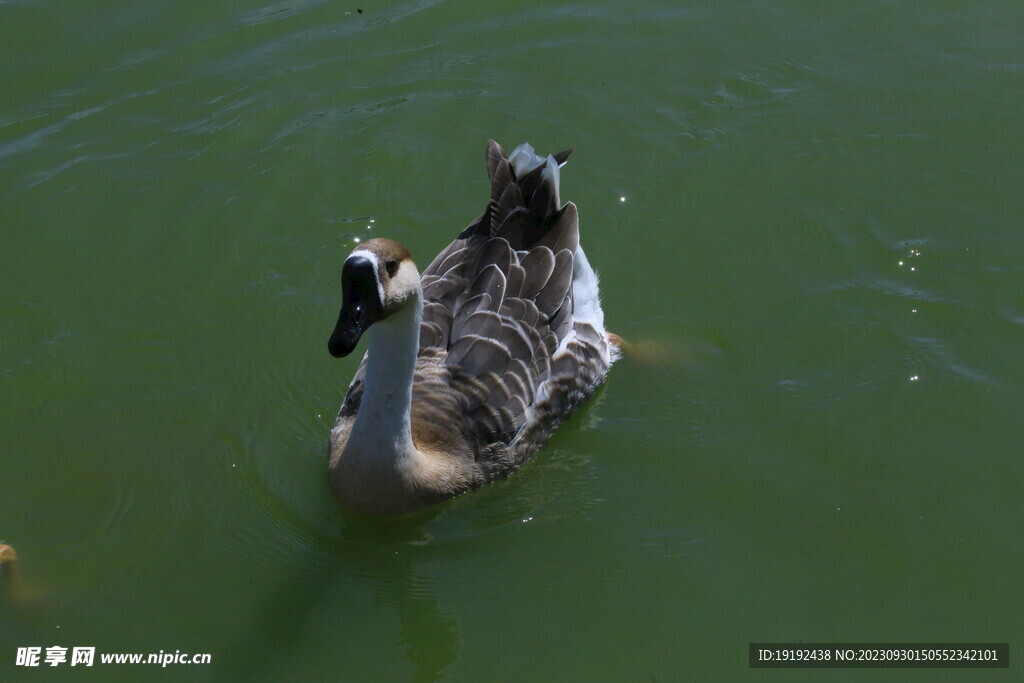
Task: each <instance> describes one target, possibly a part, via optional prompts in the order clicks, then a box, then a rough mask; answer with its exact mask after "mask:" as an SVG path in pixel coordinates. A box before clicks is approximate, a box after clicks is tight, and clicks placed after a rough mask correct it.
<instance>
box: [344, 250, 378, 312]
mask: <svg viewBox="0 0 1024 683" xmlns="http://www.w3.org/2000/svg"><path fill="white" fill-rule="evenodd" d="M354 257H360V258H364V259H366V260H367V261H369V262H370V263H372V264H373V279H374V281H375V282H376V283H377V298H378V300H379V301H380V306H381V308H384V284H383V283H382V282H381V281H380V261H378V260H377V255H376V254H374V253H373V252H372V251H369V250H367V249H356V250H355V251H353V252H352V253H351V254H349V255H348V258H354ZM345 260H346V261H347V260H348V259H345Z"/></svg>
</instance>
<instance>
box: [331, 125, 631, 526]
mask: <svg viewBox="0 0 1024 683" xmlns="http://www.w3.org/2000/svg"><path fill="white" fill-rule="evenodd" d="M572 151H573V150H572V148H570V149H567V150H565V151H563V152H560V153H558V154H554V155H550V156H548V157H546V158H545V157H542V156H540V155H538V154H537V153H536V152H535V151H534V149H533V147H531V146H530V145H529V144H528V143H524V144H521V145H519V146H518V147H516V148H515V149H514V150H513V151H512V153H511V154H509V155H507V156H506V154H505V152H504V151H503V150H502V148H501V147H500V146H499V145H498V143H496V142H495V141H493V140H490V141H488V144H487V149H486V161H487V172H488V175H489V177H490V183H491V198H490V202H489V203H488V204H487V207H486V209H485V210H484V212H483V213H482V214H481V215H480V216H479V217H478V218H477V219H476V220H475V221H473V222H472V223H470V224H469V226H468V227H467V228H466V229H465V230H463V231H462V232H461V233H460V234H459V235H458V237H457V238H456V239H455V240H454V241H453V242H452V243H451V244H450V245H449V246H448V247H447V248H446V249H444V250H443V251H442V252H441V253H440V254H438V255H437V257H436V258H435V259H434V260H433V261H432V262H431V263H430V265H429V266H427V267H426V269H425V270H424V271H423V273H422V275H421V274H420V273H419V272H418V271H417V268H416V265H415V264H414V263H413V260H412V256H411V255H410V253H409V251H408V249H406V248H405V247H404V246H402V245H401V244H399V243H398V242H395V241H394V240H390V239H387V238H374V239H370V240H367V241H366V242H364V243H362V244H360V245H358V246H357V247H356V248H355V250H353V251H352V253H351V254H350V255H349V256H348V258H346V259H345V262H344V265H343V266H342V270H341V288H342V301H343V303H342V306H341V312H340V314H339V316H338V322H337V325H336V326H335V328H334V332H333V333H332V334H331V337H330V340H329V342H328V350H329V351H330V353H331V355H332V356H334V357H336V358H340V357H343V356H347V355H348V354H350V353H351V352H352V351H353V350H354V349H355V347H356V344H357V342H358V341H359V339H360V337H361V336H362V335H363V334H364V333H365V334H367V337H368V338H369V345H368V348H367V351H366V353H365V354H364V356H363V359H362V362H361V364H360V365H359V367H358V369H357V371H356V373H355V375H354V376H353V379H352V381H351V384H350V385H349V389H348V393H347V395H346V396H345V399H344V402H343V403H342V406H341V409H340V411H339V412H338V417H337V420H336V422H335V424H334V428H333V429H332V430H331V435H330V456H329V461H328V481H329V484H330V488H331V490H332V492H333V494H334V496H335V497H336V498H337V499H338V501H339V502H340V503H341V504H342V506H344V507H346V508H348V509H350V510H353V511H355V512H357V513H360V514H363V515H368V516H375V517H395V516H402V515H407V514H410V513H413V512H416V511H419V510H421V509H424V508H427V507H430V506H433V505H436V504H437V503H440V502H442V501H444V500H447V499H450V498H453V497H455V496H457V495H459V494H461V493H464V492H467V491H470V490H473V489H476V488H478V487H481V486H483V485H485V484H488V483H490V482H492V481H494V480H496V479H501V478H504V477H507V476H508V475H509V474H511V473H512V472H514V471H515V470H517V469H518V468H519V467H520V466H521V465H522V464H523V463H524V462H526V461H527V459H529V458H530V456H531V455H533V454H534V453H535V452H536V451H537V450H538V449H539V448H540V447H541V446H543V444H544V443H545V442H546V441H547V439H548V437H550V436H551V434H552V433H553V432H554V431H555V429H556V428H557V427H558V426H559V424H560V423H561V422H562V421H563V420H565V419H566V418H567V417H568V416H569V415H570V414H571V413H572V412H573V410H574V409H575V408H576V407H577V406H579V405H580V404H581V403H582V402H583V401H584V399H586V398H587V397H588V396H590V395H591V394H592V393H594V391H595V390H596V389H597V387H598V386H599V385H600V384H601V383H602V382H603V381H604V379H605V377H606V376H607V374H608V370H609V368H610V367H611V365H612V363H613V362H614V361H615V360H616V359H617V358H618V356H619V346H620V345H621V343H622V342H621V339H620V338H619V337H618V336H617V335H614V334H612V333H609V332H607V331H606V330H605V327H604V312H603V311H602V309H601V302H600V298H599V292H598V278H597V275H596V274H595V272H594V270H593V268H591V266H590V264H589V263H588V261H587V257H586V255H585V254H584V253H583V249H582V247H580V245H579V223H578V216H577V210H576V205H575V204H573V203H572V202H568V203H567V204H565V206H562V205H561V202H560V199H559V177H560V176H559V169H560V167H561V166H562V165H563V164H564V163H565V162H566V160H567V159H568V158H569V155H570V154H571V153H572Z"/></svg>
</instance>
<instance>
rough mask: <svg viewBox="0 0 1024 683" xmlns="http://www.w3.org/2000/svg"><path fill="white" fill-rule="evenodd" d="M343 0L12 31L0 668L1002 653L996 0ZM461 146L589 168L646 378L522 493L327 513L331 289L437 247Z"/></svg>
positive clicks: (339, 669)
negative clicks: (950, 650) (361, 243)
mask: <svg viewBox="0 0 1024 683" xmlns="http://www.w3.org/2000/svg"><path fill="white" fill-rule="evenodd" d="M360 2H361V3H362V4H358V3H355V2H352V3H345V2H327V1H313V0H308V1H305V2H303V1H300V0H285V1H283V2H280V3H278V4H271V5H265V6H260V5H259V4H258V3H248V4H246V3H237V2H223V1H219V2H206V3H180V2H166V1H165V2H125V1H120V2H114V1H112V2H105V3H81V2H73V1H71V0H64V1H52V2H45V1H39V2H17V1H15V2H4V3H0V59H2V64H3V68H2V69H0V92H2V93H3V95H2V96H0V230H2V237H3V245H2V247H0V282H2V292H0V294H2V297H0V458H2V461H0V463H2V467H0V541H2V542H6V543H10V544H11V545H13V546H14V547H15V548H17V550H18V553H19V555H20V556H21V563H20V569H21V575H22V578H23V580H24V583H25V592H26V593H32V594H34V596H29V597H28V598H26V600H25V601H24V602H23V603H21V604H20V605H18V606H16V607H15V608H12V609H8V610H7V611H5V612H3V613H0V679H3V680H8V679H19V680H20V679H22V678H24V679H31V680H38V679H40V678H47V677H52V678H61V679H63V678H71V677H75V678H76V680H79V679H81V680H86V679H95V680H110V679H121V680H135V679H139V678H143V679H149V678H156V677H157V676H158V675H159V671H158V670H157V669H159V667H155V666H148V667H147V666H144V665H136V666H130V665H122V666H115V665H105V666H104V665H100V664H99V663H98V662H97V664H96V665H95V666H94V667H93V668H92V669H90V670H87V672H86V673H82V671H78V670H76V671H75V672H74V673H75V676H72V673H71V672H70V671H69V669H70V666H69V665H67V664H65V665H63V666H61V667H58V668H53V669H51V668H50V667H45V668H47V669H48V670H47V671H46V672H43V671H39V670H30V669H27V668H25V667H18V666H16V662H15V654H16V650H17V648H18V647H23V646H41V647H44V648H45V647H49V646H52V645H62V646H65V647H68V648H72V647H79V646H93V647H96V649H97V653H100V652H106V653H119V652H141V653H150V652H158V651H161V650H162V651H164V652H174V651H175V650H180V651H182V652H188V653H196V652H199V653H210V654H211V656H212V663H211V664H209V665H205V666H199V665H197V666H187V665H172V666H170V667H168V669H171V670H172V673H169V674H164V675H162V676H161V680H164V679H166V678H167V676H172V677H176V678H184V679H188V680H305V679H311V680H332V679H337V680H352V681H362V680H410V679H411V680H432V679H435V678H448V679H450V680H457V681H483V680H508V681H524V680H636V681H641V680H642V681H649V680H657V681H674V680H749V679H758V680H771V681H776V680H777V681H788V680H798V679H799V680H819V679H824V680H863V679H871V680H887V681H890V680H891V681H897V680H899V681H902V680H922V681H923V680H928V681H935V680H943V681H945V680H949V681H960V680H972V679H973V678H974V677H973V676H970V675H968V674H969V673H970V672H963V671H960V672H958V671H950V670H934V669H932V670H876V671H872V672H866V671H857V670H849V669H847V670H831V671H817V672H797V671H751V670H750V669H748V668H747V644H748V643H750V642H754V641H774V642H795V641H804V642H840V641H853V642H871V641H875V642H877V641H883V642H950V641H969V642H985V641H988V642H1007V641H1008V642H1010V644H1011V657H1013V656H1016V657H1019V656H1020V650H1019V649H1015V648H1019V646H1020V644H1021V643H1022V636H1024V627H1022V620H1021V614H1022V613H1024V599H1022V598H1024V594H1022V591H1021V588H1020V574H1021V572H1020V567H1021V563H1022V561H1024V549H1022V545H1021V542H1020V531H1019V529H1020V525H1021V522H1022V520H1024V496H1022V495H1021V492H1022V487H1021V482H1022V480H1024V465H1022V462H1021V459H1020V455H1021V452H1020V451H1021V448H1020V446H1021V442H1022V438H1021V436H1022V432H1021V427H1020V419H1021V417H1020V416H1021V409H1022V407H1024V364H1022V363H1021V361H1020V349H1021V347H1022V343H1024V277H1022V275H1024V272H1022V271H1024V266H1022V265H1021V264H1022V263H1024V233H1022V231H1021V227H1022V225H1021V223H1022V216H1024V193H1022V192H1021V188H1022V187H1024V172H1022V164H1021V162H1020V156H1021V152H1022V150H1024V124H1022V123H1021V111H1022V109H1024V89H1022V83H1024V81H1022V76H1024V57H1022V52H1021V49H1020V46H1021V43H1020V36H1021V35H1022V34H1024V11H1022V9H1021V6H1020V5H1019V3H1016V2H998V1H995V2H987V3H966V2H959V3H958V2H950V1H943V2H933V3H927V4H925V3H912V2H909V1H889V2H881V1H876V2H859V3H831V2H829V3H813V4H812V3H801V2H794V1H793V0H788V1H784V2H774V3H764V2H720V3H674V2H667V1H666V2H642V3H634V2H590V3H576V4H550V3H549V4H537V5H520V4H517V3H491V4H488V5H486V6H485V5H484V4H483V3H468V2H440V1H437V2H429V1H420V2H391V3H375V2H372V1H371V0H360ZM360 9H361V10H362V12H361V13H360V12H359V11H358V10H360ZM488 137H493V138H495V139H497V140H499V141H500V142H501V143H502V144H503V145H504V146H505V148H506V149H510V148H511V147H512V146H514V145H515V144H517V143H519V142H522V141H524V140H529V141H530V142H531V143H533V144H534V146H535V147H537V148H538V149H539V150H541V151H545V152H547V151H553V150H556V149H562V148H564V147H567V146H570V145H572V146H575V147H576V152H575V154H574V156H573V158H572V160H571V161H570V162H569V164H568V165H567V166H566V167H565V168H564V169H563V173H562V194H563V197H564V198H565V199H571V200H572V201H574V202H576V203H577V204H578V206H579V210H580V216H581V233H582V240H583V243H584V244H585V246H586V248H587V254H588V256H589V257H590V261H591V262H592V263H593V264H594V265H595V267H596V268H597V269H598V270H599V272H600V273H601V276H602V286H603V293H604V304H605V311H606V316H607V322H608V325H609V328H610V329H612V330H614V331H616V332H618V333H620V334H622V335H623V336H624V337H626V338H627V339H629V340H632V341H636V342H643V343H644V344H646V345H647V347H648V348H652V347H656V348H658V349H660V350H661V356H660V357H656V358H654V359H651V360H648V361H646V362H643V361H640V360H638V359H635V358H634V359H629V358H627V359H625V360H623V361H622V362H621V363H620V364H618V365H616V366H615V367H614V369H613V371H612V374H611V376H610V378H609V381H608V383H607V385H606V386H605V387H604V388H603V389H602V390H601V391H600V392H599V394H598V395H597V397H596V399H595V400H592V401H591V402H590V404H589V405H588V406H587V407H586V409H585V410H583V411H582V412H581V413H580V414H578V415H577V416H576V417H574V418H573V419H572V420H571V421H570V422H568V423H567V424H565V425H564V426H563V427H562V428H561V429H560V431H559V432H558V434H557V435H556V436H555V438H554V439H553V440H552V441H551V442H550V443H549V444H548V446H547V447H546V448H545V449H544V450H543V451H541V452H540V453H539V454H538V455H537V456H536V457H535V459H534V460H533V461H531V462H530V463H529V465H528V466H527V467H525V468H524V469H523V470H521V471H520V472H519V473H517V474H516V475H515V476H514V477H513V478H512V479H510V480H508V481H507V482H504V483H501V484H498V485H495V486H492V487H490V488H488V489H485V490H482V491H479V492H477V493H474V494H471V495H468V496H464V497H462V498H460V499H458V500H456V501H454V502H452V503H450V504H446V505H444V506H442V507H440V508H439V509H438V511H437V513H436V514H435V515H433V516H429V515H428V516H426V517H425V518H418V519H414V520H412V521H408V522H404V523H396V522H372V521H366V520H361V519H358V518H356V517H355V516H352V515H350V514H347V513H345V512H343V511H341V510H340V509H339V508H338V507H337V505H336V504H335V503H334V501H333V499H332V498H331V496H330V493H329V490H328V488H327V485H326V475H325V473H326V442H327V435H328V431H329V428H330V425H331V423H332V421H333V416H334V415H335V413H336V412H337V409H338V406H339V405H340V403H341V400H342V398H343V395H344V392H345V388H346V386H347V383H348V380H349V379H350V378H351V374H352V372H353V371H354V370H355V367H356V362H357V357H355V356H354V357H352V358H348V359H345V360H344V361H335V360H334V359H332V358H330V357H329V356H328V354H327V350H326V340H327V337H328V335H329V334H330V331H331V329H332V327H333V324H334V321H335V318H336V315H337V305H338V303H339V301H340V292H339V287H338V272H339V269H340V265H341V262H342V260H343V259H344V257H345V255H346V254H347V252H348V251H349V250H350V249H351V248H352V247H353V245H354V244H355V240H356V239H357V238H358V239H365V238H366V237H368V236H371V235H380V236H388V237H392V238H395V239H398V240H400V241H402V242H403V243H405V244H406V245H407V246H408V247H409V248H410V250H411V251H412V252H413V254H414V256H416V257H417V258H418V260H419V262H420V263H421V265H425V264H426V263H427V262H429V260H430V259H431V258H432V257H433V255H434V254H435V253H437V251H439V250H440V249H441V248H443V247H444V246H445V245H446V244H447V243H448V242H449V241H450V240H451V239H452V238H453V237H454V235H455V234H456V233H457V232H458V231H459V230H461V229H462V228H463V227H464V226H465V225H466V224H467V223H468V222H469V221H470V220H471V219H473V218H474V217H475V216H476V215H477V214H478V213H479V211H480V210H481V209H482V208H483V206H484V204H485V202H486V200H487V196H488V186H487V180H486V171H485V167H484V163H483V149H484V143H485V141H486V140H487V138H488ZM97 656H98V655H97ZM1014 668H1019V667H1016V666H1015V667H1014ZM801 673H803V674H805V675H802V676H801V675H798V674H801ZM975 673H978V672H975ZM48 675H49V676H48ZM986 678H987V679H991V680H1012V679H1014V678H1015V676H1014V671H1013V670H1011V671H1009V672H1007V671H1005V670H1004V671H995V672H993V671H990V672H987V674H986Z"/></svg>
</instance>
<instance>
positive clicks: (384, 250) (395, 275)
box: [327, 238, 421, 358]
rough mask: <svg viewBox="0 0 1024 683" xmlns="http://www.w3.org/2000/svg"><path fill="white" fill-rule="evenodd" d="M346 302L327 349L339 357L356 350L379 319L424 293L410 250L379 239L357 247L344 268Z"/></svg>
mask: <svg viewBox="0 0 1024 683" xmlns="http://www.w3.org/2000/svg"><path fill="white" fill-rule="evenodd" d="M341 290H342V299H343V300H342V304H341V313H340V314H339V315H338V324H337V325H335V327H334V332H333V333H332V334H331V338H330V340H329V341H328V342H327V348H328V350H330V352H331V355H332V356H334V357H335V358H341V357H343V356H347V355H348V354H350V353H352V350H353V349H355V347H356V344H357V343H358V342H359V338H360V337H361V336H362V335H363V333H364V332H366V330H367V329H368V328H369V327H370V325H372V324H374V323H375V322H379V321H381V320H385V319H387V318H388V317H389V316H391V315H394V314H395V313H396V312H398V311H400V310H402V309H403V308H404V307H405V306H407V305H409V304H411V303H412V302H413V301H415V300H416V299H417V298H418V297H419V295H420V291H421V289H420V274H419V272H418V271H417V270H416V264H414V263H413V261H412V255H411V254H409V250H408V249H406V248H405V247H403V246H402V245H401V244H399V243H398V242H395V241H394V240H389V239H384V238H376V239H372V240H368V241H366V242H364V243H363V244H361V245H360V246H359V247H358V248H356V249H355V250H354V251H353V252H352V253H351V254H349V256H348V258H347V259H345V265H343V266H342V267H341Z"/></svg>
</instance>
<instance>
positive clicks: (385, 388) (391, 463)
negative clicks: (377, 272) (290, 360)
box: [345, 289, 423, 469]
mask: <svg viewBox="0 0 1024 683" xmlns="http://www.w3.org/2000/svg"><path fill="white" fill-rule="evenodd" d="M412 299H413V300H412V301H410V302H408V303H407V304H406V305H405V306H403V307H402V308H401V309H400V310H398V311H397V312H395V313H393V314H391V315H390V316H388V317H387V318H385V319H384V320H381V321H379V322H377V323H374V324H373V326H372V327H370V329H369V330H368V336H369V341H370V345H369V350H368V355H367V361H366V377H365V379H364V380H363V381H364V384H363V398H362V401H361V402H360V404H359V412H358V413H357V415H356V421H355V424H354V425H353V426H352V434H351V436H350V437H349V440H348V444H347V445H346V447H345V451H346V454H348V453H351V454H352V455H353V456H354V457H355V458H357V459H359V460H361V461H362V462H363V463H364V464H365V465H369V466H370V467H371V468H373V469H376V468H378V467H395V466H396V465H400V464H401V461H402V460H405V459H407V458H411V457H415V453H416V449H415V447H414V446H413V443H412V419H411V415H410V413H411V408H412V379H413V371H414V370H415V368H416V358H417V356H418V355H419V347H420V322H421V321H422V319H423V296H422V293H421V292H420V291H419V290H418V289H417V291H416V293H415V294H414V295H412Z"/></svg>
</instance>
